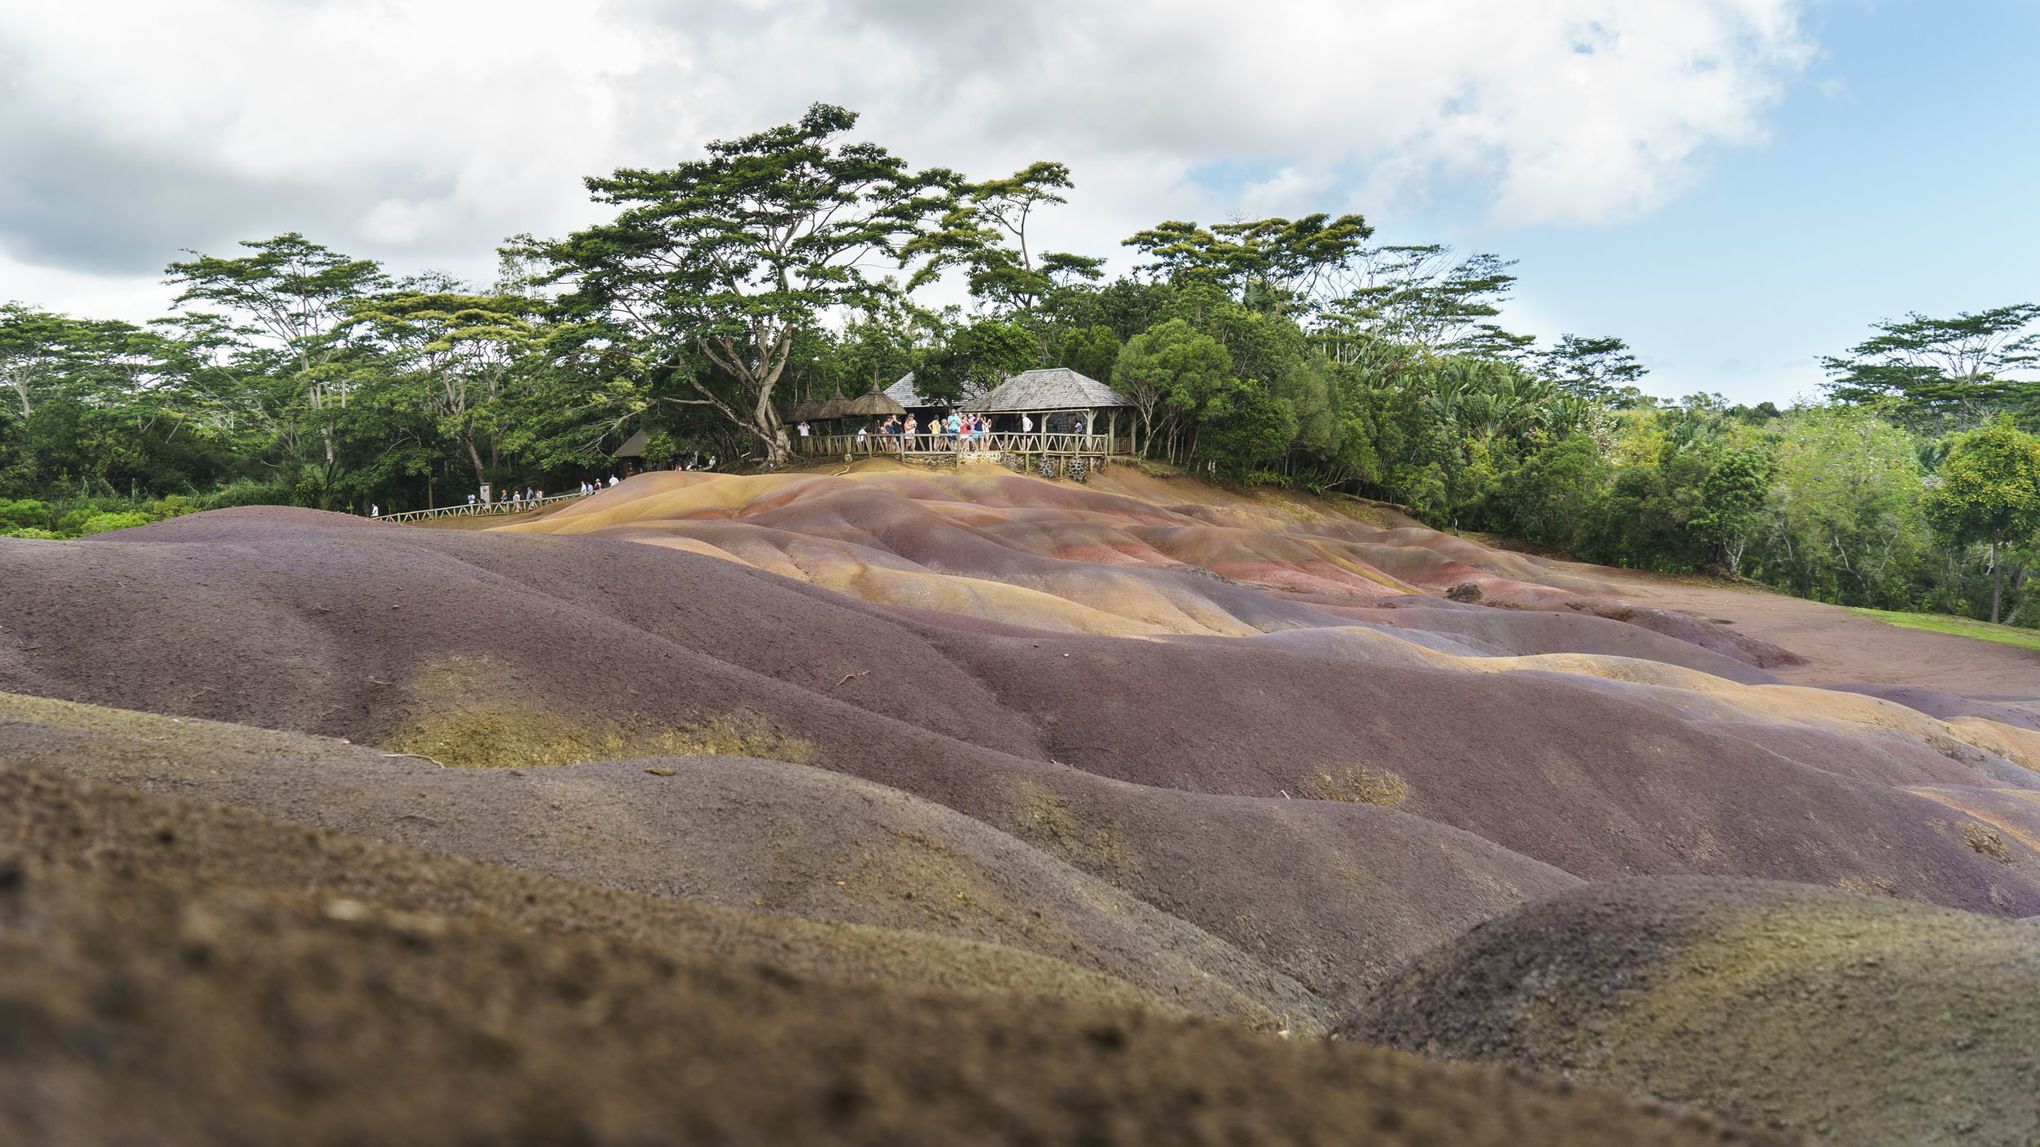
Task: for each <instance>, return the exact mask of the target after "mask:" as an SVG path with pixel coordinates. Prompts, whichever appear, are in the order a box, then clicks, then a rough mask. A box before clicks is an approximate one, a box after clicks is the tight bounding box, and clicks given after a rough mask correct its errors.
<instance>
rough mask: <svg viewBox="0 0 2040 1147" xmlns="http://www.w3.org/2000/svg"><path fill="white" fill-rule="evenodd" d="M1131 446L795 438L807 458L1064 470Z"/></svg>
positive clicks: (1072, 439)
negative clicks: (1015, 465) (994, 464)
mask: <svg viewBox="0 0 2040 1147" xmlns="http://www.w3.org/2000/svg"><path fill="white" fill-rule="evenodd" d="M1130 445H1131V444H1130V443H1129V442H1128V441H1127V440H1125V439H1121V440H1119V441H1118V442H1116V443H1115V442H1114V441H1113V440H1112V438H1111V436H1110V435H1106V434H1049V433H1046V432H1043V431H1038V430H1037V431H1034V432H1032V433H1025V434H1023V433H1003V434H987V435H984V436H982V437H973V438H970V439H967V440H962V441H959V440H958V439H955V438H950V437H947V436H942V437H937V436H936V435H932V434H916V435H914V436H913V437H912V438H907V437H905V436H903V435H897V434H863V435H858V434H813V435H809V436H808V437H806V438H795V439H794V449H795V450H796V451H798V452H799V453H800V454H801V456H802V457H806V458H845V457H848V458H897V459H900V460H901V461H905V462H925V463H928V464H930V465H937V466H941V465H949V464H953V463H961V462H979V461H982V462H999V463H1010V462H1012V461H1015V460H1017V461H1018V462H1019V463H1020V465H1021V466H1022V467H1023V468H1028V469H1032V468H1035V467H1037V466H1039V465H1040V464H1041V463H1042V462H1044V461H1045V462H1047V463H1048V464H1049V465H1050V466H1052V467H1056V468H1058V469H1065V468H1067V466H1068V464H1069V463H1071V462H1082V463H1084V464H1085V465H1086V466H1089V467H1102V466H1104V465H1105V464H1106V463H1107V462H1109V461H1110V460H1111V459H1112V458H1113V456H1114V455H1120V456H1124V455H1126V454H1128V453H1131V448H1130Z"/></svg>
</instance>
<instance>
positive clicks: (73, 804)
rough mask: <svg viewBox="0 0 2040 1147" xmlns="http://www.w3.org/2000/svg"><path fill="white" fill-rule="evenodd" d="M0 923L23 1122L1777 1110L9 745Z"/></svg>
mask: <svg viewBox="0 0 2040 1147" xmlns="http://www.w3.org/2000/svg"><path fill="white" fill-rule="evenodd" d="M0 924H4V927H0V969H4V974H0V1019H4V1023H0V1056H4V1058H5V1062H6V1070H4V1071H0V1141H4V1142H8V1143H23V1144H27V1143H52V1144H57V1143H61V1144H64V1145H66V1147H115V1145H127V1144H138V1143H148V1144H166V1145H172V1147H182V1145H184V1144H193V1145H197V1144H221V1143H227V1144H258V1143H294V1144H307V1145H311V1147H328V1145H331V1147H342V1145H358V1144H363V1143H420V1144H424V1143H434V1144H436V1143H446V1144H455V1143H467V1144H475V1143H559V1144H582V1145H587V1147H607V1145H612V1144H613V1145H617V1147H624V1145H642V1144H649V1143H688V1144H692V1143H700V1144H729V1143H748V1142H771V1143H873V1144H877V1143H888V1144H892V1143H898V1144H921V1143H928V1144H948V1143H966V1142H967V1143H1014V1144H1023V1143H1024V1144H1039V1143H1049V1142H1108V1141H1110V1142H1157V1143H1161V1142H1168V1143H1184V1142H1213V1143H1217V1142H1234V1143H1237V1142H1252V1141H1289V1142H1328V1141H1333V1140H1340V1139H1345V1138H1349V1137H1350V1136H1351V1134H1352V1133H1353V1129H1355V1128H1365V1129H1367V1132H1366V1134H1367V1136H1368V1140H1369V1142H1374V1143H1380V1144H1383V1145H1384V1147H1396V1145H1401V1144H1408V1145H1416V1144H1435V1143H1447V1142H1449V1143H1464V1144H1493V1145H1496V1147H1500V1145H1504V1144H1507V1145H1511V1147H1513V1145H1516V1144H1526V1145H1531V1147H1537V1145H1553V1147H1556V1145H1559V1144H1567V1145H1570V1144H1581V1145H1585V1147H1596V1145H1600V1144H1609V1145H1613V1144H1624V1143H1635V1142H1653V1143H1667V1144H1694V1145H1698V1144H1702V1143H1736V1142H1764V1143H1775V1142H1784V1141H1786V1139H1785V1138H1784V1137H1781V1136H1776V1135H1772V1134H1767V1133H1762V1132H1755V1133H1751V1132H1742V1131H1738V1130H1736V1129H1734V1128H1730V1127H1726V1126H1724V1125H1722V1124H1720V1123H1718V1122H1717V1121H1715V1120H1713V1119H1710V1118H1707V1117H1704V1116H1699V1115H1694V1114H1691V1113H1685V1112H1678V1111H1667V1110H1665V1109H1664V1108H1663V1107H1662V1106H1661V1105H1642V1104H1637V1103H1634V1102H1632V1101H1630V1100H1627V1099H1625V1098H1623V1097H1621V1096H1620V1095H1617V1094H1614V1093H1610V1092H1605V1091H1599V1090H1595V1089H1579V1088H1572V1087H1562V1086H1558V1085H1554V1084H1551V1083H1546V1082H1540V1081H1535V1080H1530V1079H1526V1078H1519V1077H1517V1076H1516V1075H1515V1074H1514V1073H1508V1072H1503V1071H1497V1070H1493V1069H1481V1068H1468V1067H1463V1066H1455V1065H1446V1064H1437V1063H1427V1062H1425V1061H1423V1060H1421V1059H1418V1058H1416V1057H1413V1056H1408V1055H1403V1054H1399V1053H1393V1052H1386V1051H1381V1050H1379V1049H1373V1048H1364V1047H1355V1046H1351V1045H1334V1044H1327V1043H1322V1042H1317V1041H1285V1040H1277V1039H1273V1038H1270V1037H1266V1036H1257V1035H1255V1034H1254V1033H1251V1032H1248V1031H1245V1030H1244V1029H1241V1028H1239V1027H1236V1026H1230V1025H1215V1024H1197V1023H1187V1022H1183V1021H1181V1020H1179V1019H1175V1018H1172V1017H1167V1016H1163V1015H1160V1014H1156V1013H1154V1012H1152V1011H1148V1010H1144V1009H1141V1008H1139V1007H1137V1006H1129V1005H1127V1004H1124V1003H1118V1002H1115V1001H1113V1000H1112V998H1111V996H1110V993H1109V992H1107V993H1102V994H1100V993H1094V994H1093V995H1092V997H1091V998H1087V999H1082V1000H1072V1001H1070V1002H1067V1003H1065V1002H1060V1001H1044V1000H1042V999H1040V998H1038V997H1037V998H1028V997H1025V996H1010V997H1002V996H1000V995H998V994H996V993H992V994H984V993H976V994H970V995H954V994H947V993H944V994H930V993H928V992H927V991H926V990H925V989H923V988H921V987H918V986H916V985H915V984H914V983H913V982H912V979H911V973H912V967H911V965H912V964H913V963H914V958H913V956H912V953H913V946H912V945H911V944H906V945H902V944H899V943H897V942H895V941H893V940H888V939H885V938H882V937H875V936H873V935H865V936H863V937H862V940H861V941H859V940H857V939H854V938H852V937H850V935H849V930H839V934H838V935H837V936H836V937H834V939H835V940H836V943H833V944H832V943H827V942H824V943H820V944H817V943H816V939H817V934H818V929H817V928H816V926H813V925H802V926H798V927H792V926H789V927H786V928H782V929H779V930H777V932H775V930H774V929H772V928H771V927H770V925H769V922H768V921H767V920H765V919H764V918H761V917H745V916H744V915H743V914H740V913H729V912H722V911H719V910H713V909H705V908H692V909H689V908H684V907H679V906H675V905H672V904H670V903H666V902H659V901H655V900H652V899H651V898H640V899H636V900H633V898H630V897H627V896H624V895H622V894H618V893H614V892H608V891H606V890H603V889H597V888H592V887H588V886H576V885H574V884H572V883H571V882H567V881H558V880H547V879H544V878H535V877H529V876H520V875H519V874H515V873H509V872H504V871H501V870H492V869H489V868H487V867H486V866H481V865H464V864H461V863H459V862H453V861H446V860H440V859H435V858H432V857H429V856H424V855H420V854H417V853H412V852H409V851H408V850H404V849H397V848H392V847H389V846H383V845H376V844H374V843H372V842H365V841H361V840H358V839H354V838H348V837H344V836H338V835H332V834H320V833H311V832H305V831H302V830H292V829H290V828H287V827H284V826H278V825H274V824H269V823H267V822H264V821H262V820H261V819H260V818H256V817H253V816H249V815H247V814H245V813H239V812H237V811H235V810H223V809H212V808H207V807H205V806H202V805H198V804H194V803H190V802H180V801H175V800H171V799H168V798H164V797H160V796H153V795H147V794H136V793H130V792H121V791H118V790H108V789H106V788H104V787H102V786H90V785H81V784H79V783H77V782H75V781H66V780H65V779H63V778H60V777H49V776H46V775H37V774H36V773H34V772H33V771H30V770H24V769H20V768H17V767H12V766H6V765H0ZM860 942H861V943H862V944H864V946H866V947H868V948H872V949H874V951H877V950H880V949H883V950H885V951H889V952H891V953H893V957H881V960H882V963H884V966H885V967H886V970H887V971H889V972H891V973H894V974H898V973H907V976H906V977H905V978H904V980H903V982H900V983H888V982H886V981H885V980H883V979H881V980H878V981H873V980H870V979H866V978H864V977H863V976H861V975H857V974H853V977H852V979H851V980H849V981H845V980H843V979H840V978H836V977H835V976H834V975H833V973H834V972H835V971H836V970H838V969H842V968H848V967H852V966H854V965H856V964H857V963H858V960H859V957H858V956H856V955H855V954H853V949H854V948H855V947H857V945H858V944H859V943H860ZM924 947H941V945H924ZM901 955H904V956H905V957H906V958H905V959H904V960H899V959H896V958H894V957H898V956H901ZM808 957H813V958H808ZM1028 961H1033V963H1034V964H1037V965H1046V964H1049V963H1050V962H1048V961H1039V960H1035V959H1034V958H1032V957H1029V958H1028ZM1028 961H1021V963H1023V964H1024V963H1027V962H1028ZM998 965H999V961H998V960H996V959H993V960H991V961H989V962H988V963H986V964H985V965H984V966H985V967H987V968H991V967H995V966H998ZM1006 965H1007V966H1012V965H1013V962H1012V961H1006ZM1050 975H1051V976H1052V975H1053V972H1052V969H1051V971H1050ZM1080 978H1081V977H1079V979H1080ZM1069 983H1070V985H1071V986H1072V987H1075V986H1076V983H1075V981H1074V980H1072V981H1069Z"/></svg>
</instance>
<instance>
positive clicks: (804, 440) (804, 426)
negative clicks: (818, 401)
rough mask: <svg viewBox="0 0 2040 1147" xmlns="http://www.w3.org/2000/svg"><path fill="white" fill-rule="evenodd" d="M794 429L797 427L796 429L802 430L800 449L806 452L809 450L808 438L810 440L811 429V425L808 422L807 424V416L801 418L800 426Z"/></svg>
mask: <svg viewBox="0 0 2040 1147" xmlns="http://www.w3.org/2000/svg"><path fill="white" fill-rule="evenodd" d="M794 429H795V430H798V431H800V449H801V452H802V453H806V452H807V440H808V431H809V429H810V428H809V426H808V424H807V419H805V418H803V419H801V420H800V425H799V426H796V427H794Z"/></svg>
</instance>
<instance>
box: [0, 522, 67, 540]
mask: <svg viewBox="0 0 2040 1147" xmlns="http://www.w3.org/2000/svg"><path fill="white" fill-rule="evenodd" d="M62 536H63V535H61V534H59V533H57V532H56V531H54V530H38V529H36V528H35V527H33V526H9V527H6V528H5V529H0V538H39V539H42V540H43V541H55V540H56V539H58V538H60V537H62Z"/></svg>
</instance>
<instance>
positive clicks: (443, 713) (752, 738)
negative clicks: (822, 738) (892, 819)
mask: <svg viewBox="0 0 2040 1147" xmlns="http://www.w3.org/2000/svg"><path fill="white" fill-rule="evenodd" d="M516 685H517V682H516V678H515V676H514V675H513V674H511V672H510V671H509V670H508V669H507V668H506V667H505V666H503V665H502V664H501V663H499V662H497V661H495V660H494V659H492V658H489V657H485V656H484V657H474V656H457V657H450V658H447V659H446V660H443V661H440V662H437V663H435V664H432V665H428V666H426V667H424V668H423V669H421V670H419V671H418V673H417V674H416V675H415V676H414V677H413V679H412V681H411V688H410V694H411V696H412V697H413V698H415V700H416V702H417V704H416V707H415V708H414V709H413V710H412V712H413V715H412V716H411V717H410V718H409V719H407V720H405V721H404V722H403V723H402V724H401V725H399V726H397V728H396V729H395V731H393V732H392V733H391V734H390V735H389V737H388V738H387V739H386V740H385V741H383V744H382V747H383V748H386V749H389V750H391V751H393V752H398V753H407V754H409V755H411V756H414V757H424V758H425V759H426V760H429V761H436V762H438V763H439V764H442V765H446V766H448V767H450V768H459V769H502V768H520V767H523V766H526V765H531V766H537V765H579V764H586V763H588V762H589V761H628V760H636V759H639V758H643V757H756V758H759V759H762V760H773V761H786V762H789V763H791V764H796V765H807V764H813V763H814V762H815V759H816V758H817V756H818V755H819V754H818V752H817V750H816V748H815V744H814V742H813V741H810V740H807V739H806V738H803V737H795V736H791V735H789V734H786V733H782V732H780V731H779V730H778V729H777V728H775V727H774V726H773V725H772V723H771V722H769V721H767V720H766V719H765V718H763V717H760V716H758V715H757V714H755V713H749V712H738V713H727V714H713V713H712V714H707V715H703V716H697V717H695V718H694V719H692V720H690V721H688V722H686V723H685V724H681V725H667V724H662V723H659V722H656V721H648V720H644V719H642V718H639V719H633V720H625V721H619V720H616V719H614V718H609V717H593V716H579V715H575V714H571V713H566V712H562V711H560V710H558V709H554V708H551V707H550V706H547V705H545V704H543V703H541V702H538V701H536V700H531V699H529V698H525V697H520V696H518V695H517V694H518V691H517V689H516ZM474 698H489V700H481V701H477V700H474Z"/></svg>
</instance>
